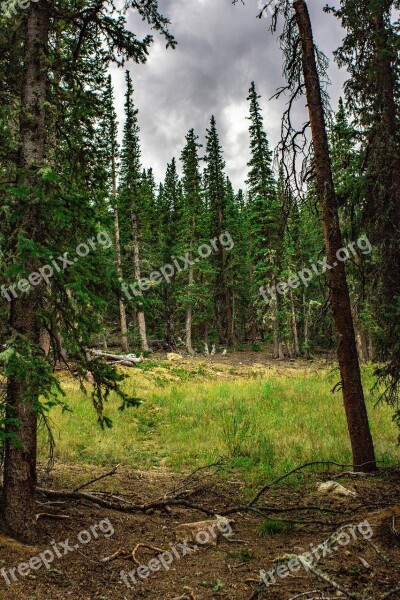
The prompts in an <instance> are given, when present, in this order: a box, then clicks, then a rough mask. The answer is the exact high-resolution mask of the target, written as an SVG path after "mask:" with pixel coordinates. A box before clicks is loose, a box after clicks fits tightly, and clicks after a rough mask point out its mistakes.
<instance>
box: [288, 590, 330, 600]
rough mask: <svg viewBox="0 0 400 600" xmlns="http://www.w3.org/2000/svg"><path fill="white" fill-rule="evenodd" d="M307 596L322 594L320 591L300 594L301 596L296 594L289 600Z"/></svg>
mask: <svg viewBox="0 0 400 600" xmlns="http://www.w3.org/2000/svg"><path fill="white" fill-rule="evenodd" d="M308 594H322V592H321V590H310V591H309V592H301V594H297V595H296V596H292V597H291V598H289V600H296V598H301V597H302V596H308Z"/></svg>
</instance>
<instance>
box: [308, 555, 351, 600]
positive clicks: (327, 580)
mask: <svg viewBox="0 0 400 600" xmlns="http://www.w3.org/2000/svg"><path fill="white" fill-rule="evenodd" d="M297 558H298V559H299V560H300V561H301V557H300V556H297ZM301 562H303V564H304V566H305V567H306V568H307V569H309V571H311V573H313V574H314V575H315V576H316V577H318V579H321V580H322V581H324V582H325V583H328V584H329V585H330V586H331V587H333V588H335V590H338V591H339V592H341V593H342V594H344V595H345V596H347V598H354V600H359V596H357V595H356V594H353V592H349V590H346V588H344V587H343V586H342V585H341V584H340V583H337V582H336V581H334V580H333V579H331V577H329V575H327V574H326V573H324V572H323V571H320V570H319V569H317V568H316V567H313V566H312V565H311V564H310V563H309V562H307V561H306V560H304V558H303V561H301Z"/></svg>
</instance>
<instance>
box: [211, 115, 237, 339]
mask: <svg viewBox="0 0 400 600" xmlns="http://www.w3.org/2000/svg"><path fill="white" fill-rule="evenodd" d="M204 160H205V162H206V169H205V173H204V177H205V193H206V197H207V203H208V207H209V213H210V221H211V230H210V234H211V237H212V238H218V237H219V236H220V235H221V234H222V233H224V232H225V231H226V230H227V214H226V202H227V195H226V176H225V161H224V159H223V156H222V148H221V145H220V141H219V136H218V132H217V125H216V121H215V117H214V116H212V117H211V123H210V129H208V130H207V145H206V155H205V159H204ZM227 262H228V256H227V251H226V249H225V248H221V250H220V251H219V252H218V253H216V254H215V255H214V256H213V259H212V264H213V266H214V269H215V279H214V299H215V321H216V327H217V331H218V336H219V341H220V342H221V343H223V344H231V343H232V342H233V340H232V300H231V294H230V290H229V288H228V285H227V281H226V275H227V273H226V270H227Z"/></svg>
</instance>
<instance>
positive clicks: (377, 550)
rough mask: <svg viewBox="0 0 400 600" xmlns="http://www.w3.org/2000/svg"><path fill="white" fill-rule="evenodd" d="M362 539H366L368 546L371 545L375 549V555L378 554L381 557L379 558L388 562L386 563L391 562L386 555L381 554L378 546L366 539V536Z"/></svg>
mask: <svg viewBox="0 0 400 600" xmlns="http://www.w3.org/2000/svg"><path fill="white" fill-rule="evenodd" d="M364 539H365V541H366V542H368V544H369V545H370V546H372V548H373V549H374V550H375V552H376V553H377V555H378V556H379V557H380V558H381V559H382V560H383V561H384V562H385V563H388V564H390V563H391V561H390V560H389V559H388V557H387V556H385V555H384V554H383V552H381V550H379V548H378V546H376V545H375V544H374V543H373V542H371V540H369V539H367V538H364Z"/></svg>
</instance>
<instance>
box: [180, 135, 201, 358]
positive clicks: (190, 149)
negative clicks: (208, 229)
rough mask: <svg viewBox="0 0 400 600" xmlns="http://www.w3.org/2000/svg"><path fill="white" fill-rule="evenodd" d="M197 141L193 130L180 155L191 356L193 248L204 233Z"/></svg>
mask: <svg viewBox="0 0 400 600" xmlns="http://www.w3.org/2000/svg"><path fill="white" fill-rule="evenodd" d="M197 140H198V137H197V136H196V134H195V132H194V130H193V129H190V131H189V132H188V134H187V136H186V145H185V147H184V149H183V151H182V155H181V161H182V165H183V178H182V186H183V202H182V207H181V211H180V234H179V239H180V242H181V244H182V246H181V247H183V248H186V250H187V251H188V252H189V260H190V263H191V264H190V265H189V272H188V281H187V288H186V292H185V294H184V304H185V306H186V318H185V338H186V349H187V351H188V353H189V354H191V355H193V354H194V349H193V340H192V329H193V311H194V308H195V305H196V287H195V283H196V281H195V273H196V271H195V260H194V251H195V250H196V248H197V247H198V246H199V245H200V242H201V240H202V234H203V231H202V223H203V199H202V189H201V174H200V169H199V148H201V145H200V144H199V143H198V141H197ZM197 271H198V269H197Z"/></svg>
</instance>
